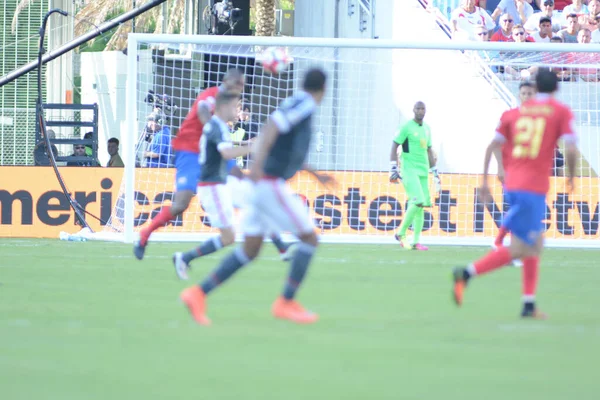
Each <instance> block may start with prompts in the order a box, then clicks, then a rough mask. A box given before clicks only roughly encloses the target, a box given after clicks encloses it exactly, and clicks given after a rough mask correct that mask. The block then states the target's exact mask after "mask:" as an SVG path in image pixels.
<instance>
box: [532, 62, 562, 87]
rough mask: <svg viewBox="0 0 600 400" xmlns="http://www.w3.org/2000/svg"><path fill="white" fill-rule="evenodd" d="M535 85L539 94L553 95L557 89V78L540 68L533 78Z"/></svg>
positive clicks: (548, 70)
mask: <svg viewBox="0 0 600 400" xmlns="http://www.w3.org/2000/svg"><path fill="white" fill-rule="evenodd" d="M535 85H536V86H537V91H538V92H540V93H554V92H556V90H557V89H558V76H557V75H556V73H555V72H553V71H551V70H550V69H549V68H545V67H543V68H540V69H539V70H538V73H537V75H536V76H535Z"/></svg>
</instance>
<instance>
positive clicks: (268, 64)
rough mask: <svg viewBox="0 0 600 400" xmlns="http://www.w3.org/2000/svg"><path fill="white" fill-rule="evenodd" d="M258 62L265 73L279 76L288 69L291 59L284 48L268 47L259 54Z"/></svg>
mask: <svg viewBox="0 0 600 400" xmlns="http://www.w3.org/2000/svg"><path fill="white" fill-rule="evenodd" d="M258 61H259V63H260V65H262V67H263V68H264V69H265V71H268V72H270V73H272V74H279V73H282V72H284V71H285V70H286V69H288V67H289V66H290V64H291V63H292V61H293V59H292V57H290V55H289V54H288V53H287V51H285V49H284V48H281V47H269V48H268V49H266V50H265V51H263V52H262V53H260V54H259V57H258Z"/></svg>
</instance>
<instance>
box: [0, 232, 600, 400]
mask: <svg viewBox="0 0 600 400" xmlns="http://www.w3.org/2000/svg"><path fill="white" fill-rule="evenodd" d="M189 246H190V244H183V245H178V244H154V243H153V244H152V245H151V246H150V247H149V248H148V251H147V253H146V254H147V258H146V259H145V260H144V262H139V261H137V260H135V259H134V258H133V255H132V253H131V247H130V246H125V245H122V244H114V243H99V242H85V243H77V242H60V241H57V240H10V239H9V240H3V241H2V242H0V260H1V261H0V285H1V286H0V390H1V395H0V396H1V398H2V399H6V400H16V399H19V400H20V399H28V400H30V399H44V400H50V399H61V400H66V399H78V400H79V399H102V400H106V399H127V400H131V399H144V400H148V399H206V400H208V399H211V400H212V399H236V400H239V399H285V400H292V399H460V400H464V399H486V400H492V399H498V400H500V399H501V400H508V399H544V400H550V399H561V400H564V399H568V398H574V399H577V400H583V399H597V398H598V397H599V396H600V394H599V393H600V380H599V379H598V377H599V376H600V375H599V373H598V371H597V370H596V369H595V367H594V366H595V365H596V363H597V358H598V356H599V355H600V350H599V349H600V344H599V343H600V316H599V313H598V304H599V302H600V292H599V291H598V282H600V266H599V265H597V260H599V259H600V252H599V251H591V250H548V251H547V252H546V253H545V255H544V257H543V262H542V273H541V279H540V290H539V296H538V298H539V305H540V309H542V310H543V311H545V312H547V313H548V314H549V316H550V319H549V320H548V321H522V320H520V319H519V318H518V314H519V311H520V270H518V269H515V268H505V269H504V270H502V271H500V272H498V273H496V274H493V275H490V276H485V277H482V278H480V279H478V280H475V281H473V282H472V284H471V285H470V287H469V288H468V290H467V293H466V297H465V305H464V306H463V308H462V309H457V308H456V307H455V306H454V304H453V303H452V302H451V296H450V290H451V283H450V275H451V274H450V271H451V268H452V267H453V266H455V265H459V264H464V263H466V262H467V261H469V260H471V259H473V258H475V257H477V256H479V255H481V254H483V252H484V251H485V250H486V249H484V248H472V247H461V248H459V247H433V248H432V249H431V250H430V251H429V252H426V253H425V252H419V253H417V252H411V251H405V250H400V249H399V248H397V247H395V246H391V245H381V246H376V245H323V246H322V247H321V248H320V249H319V252H318V254H317V257H316V262H315V263H314V264H313V266H312V269H311V270H310V272H309V276H308V278H307V280H306V282H305V283H306V284H305V286H304V288H303V289H302V290H301V292H300V296H299V299H300V301H301V302H302V303H304V304H305V305H306V306H307V307H308V308H310V309H312V310H314V311H317V312H318V313H319V314H320V316H321V320H320V321H319V322H318V323H317V324H316V325H312V326H297V325H292V324H290V323H288V322H284V321H278V320H274V319H273V318H272V317H271V315H270V305H271V302H272V301H273V300H274V299H275V297H276V296H277V294H278V293H279V291H280V288H281V286H282V282H283V280H284V276H285V272H286V271H287V265H286V264H284V263H283V262H281V261H279V259H278V257H277V255H276V254H275V251H274V250H273V248H272V247H271V246H270V245H268V246H267V247H265V250H266V251H264V252H263V254H262V257H261V258H260V260H258V261H257V262H255V263H254V264H253V265H251V266H250V267H248V269H247V270H245V271H242V272H241V273H240V274H239V275H238V276H237V277H235V278H234V279H233V280H232V281H230V282H228V283H227V284H226V285H224V286H223V287H222V288H220V289H219V290H218V291H217V292H215V294H214V295H213V296H211V297H210V299H209V302H208V306H209V316H210V317H211V318H212V320H213V326H211V327H208V328H206V327H201V326H197V325H195V324H194V323H193V322H192V319H191V318H190V317H189V315H188V313H187V311H186V309H185V308H184V307H183V306H182V305H181V304H180V303H179V300H178V295H179V292H180V290H181V289H182V288H184V287H185V286H187V285H189V283H187V282H181V281H179V280H177V278H176V276H175V273H174V271H173V268H172V264H171V259H170V257H171V254H172V252H173V251H175V250H178V249H181V248H184V249H185V248H187V247H189ZM227 251H228V250H225V252H227ZM223 254H225V253H224V252H221V253H217V254H216V255H214V256H212V257H207V258H205V259H202V260H196V261H195V263H194V265H193V270H192V272H191V278H192V279H194V280H196V279H201V278H202V277H203V276H204V275H205V273H207V272H208V271H209V270H211V269H212V268H213V267H214V265H215V263H216V262H217V260H219V259H220V258H221V257H222V256H223Z"/></svg>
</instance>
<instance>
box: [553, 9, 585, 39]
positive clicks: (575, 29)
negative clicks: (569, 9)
mask: <svg viewBox="0 0 600 400" xmlns="http://www.w3.org/2000/svg"><path fill="white" fill-rule="evenodd" d="M579 28H580V27H579V18H578V17H577V14H573V13H572V14H569V15H567V27H566V28H565V29H561V30H560V31H559V32H558V33H557V34H556V35H557V36H560V37H561V39H562V40H563V43H577V33H579Z"/></svg>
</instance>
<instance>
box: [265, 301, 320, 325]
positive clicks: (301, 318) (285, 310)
mask: <svg viewBox="0 0 600 400" xmlns="http://www.w3.org/2000/svg"><path fill="white" fill-rule="evenodd" d="M271 312H272V313H273V316H274V317H275V318H279V319H287V320H290V321H292V322H295V323H297V324H313V323H315V322H317V320H318V319H319V316H318V315H317V314H315V313H313V312H310V311H306V310H305V309H304V307H302V306H301V305H300V303H298V302H297V301H295V300H287V299H285V298H284V297H283V296H279V297H278V298H277V300H275V302H274V303H273V306H272V308H271Z"/></svg>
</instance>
